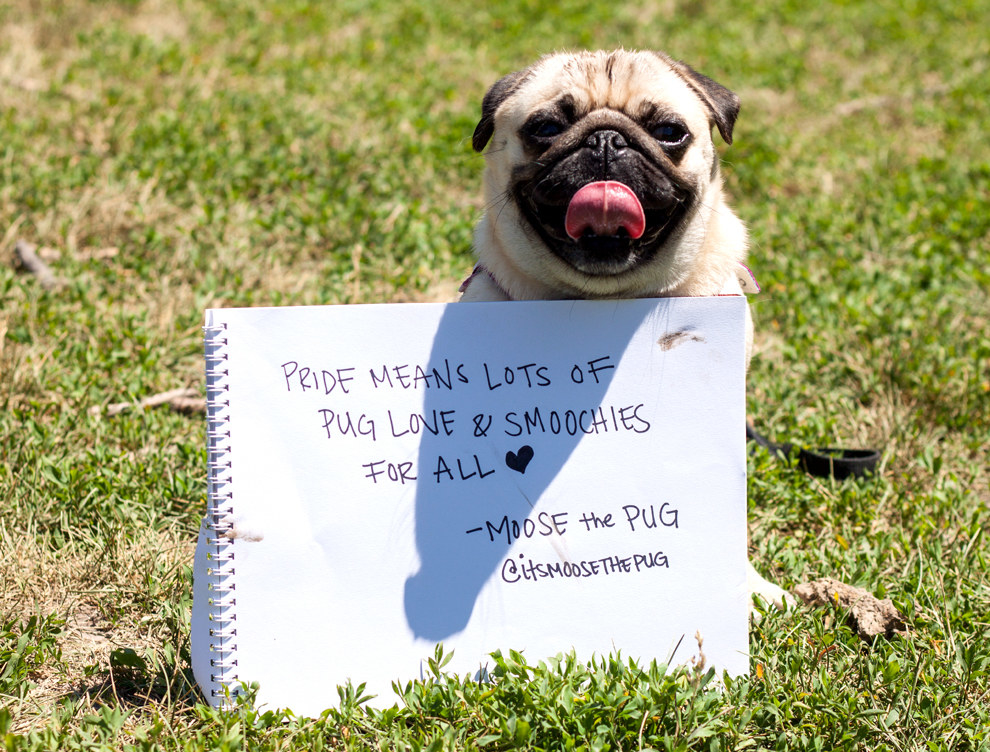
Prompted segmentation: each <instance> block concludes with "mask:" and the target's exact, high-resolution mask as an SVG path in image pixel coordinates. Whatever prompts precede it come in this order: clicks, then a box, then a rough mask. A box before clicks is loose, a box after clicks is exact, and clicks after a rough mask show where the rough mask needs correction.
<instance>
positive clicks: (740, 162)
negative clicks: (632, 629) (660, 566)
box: [0, 0, 990, 750]
mask: <svg viewBox="0 0 990 752" xmlns="http://www.w3.org/2000/svg"><path fill="white" fill-rule="evenodd" d="M737 5H738V7H737ZM988 23H990V3H988V2H986V0H974V1H972V2H967V1H966V0H961V1H960V2H953V3H937V4H936V3H921V2H896V1H895V0H880V1H878V2H873V3H856V2H821V3H814V4H808V3H795V2H788V1H787V0H777V1H776V2H770V1H767V2H757V3H754V4H748V5H745V6H743V5H741V4H733V3H729V2H725V1H724V0H716V1H715V2H712V3H697V2H677V1H676V0H656V2H634V3H605V2H592V1H590V0H589V1H585V2H581V1H579V0H565V1H564V2H561V3H549V2H539V1H534V0H513V1H511V2H504V3H492V4H478V5H463V6H448V5H446V3H442V2H436V0H425V2H421V3H415V4H413V3H403V2H399V0H365V1H364V2H356V1H355V0H335V2H331V3H322V4H319V3H313V4H309V3H305V2H301V1H299V0H273V1H272V2H267V3H262V2H258V1H256V0H217V1H215V2H203V1H202V0H144V1H141V0H117V1H116V2H109V1H107V2H100V1H98V0H88V1H87V0H59V2H39V1H38V0H0V403H2V409H0V739H2V743H3V746H4V748H5V749H7V750H42V749H87V750H88V749H142V750H144V749H149V750H150V749H162V750H180V749H182V750H185V749H188V750H198V749H242V748H249V749H259V750H260V749H281V750H310V749H328V748H332V749H343V748H361V749H363V748H371V749H379V748H382V749H415V750H418V749H427V748H428V749H474V748H484V749H495V750H502V749H514V748H519V749H564V748H567V749H570V748H573V749H580V748H585V749H622V750H630V749H640V748H655V749H668V750H675V749H676V750H687V749H698V750H729V749H745V748H772V749H794V750H833V749H841V750H858V749H870V750H913V749H920V750H969V749H973V750H976V749H985V748H990V547H988V541H987V536H986V535H985V534H984V527H985V524H986V521H987V520H988V504H990V460H988V446H990V334H988V332H990V304H988V293H990V272H988V259H990V140H988V138H987V133H986V130H987V129H986V123H988V122H990V70H988V68H990V36H988V35H987V33H986V29H987V26H988ZM615 46H625V47H636V48H653V47H657V48H661V49H664V50H666V51H667V52H669V53H670V54H672V55H673V56H674V57H677V58H680V59H684V60H686V61H687V62H689V63H691V64H692V65H693V66H694V67H696V68H698V69H699V70H701V71H702V72H704V73H706V74H708V75H710V76H712V77H713V78H715V79H716V80H718V81H720V82H721V83H723V84H725V85H727V86H729V87H730V88H732V89H733V90H734V91H736V92H737V93H738V94H739V95H740V97H741V99H742V103H743V109H742V113H741V115H740V118H739V121H738V123H737V126H736V130H735V133H734V142H733V145H732V146H731V147H728V146H725V145H721V146H720V148H721V150H722V156H723V172H724V174H725V177H726V182H727V188H728V191H729V194H730V195H731V197H732V203H733V205H734V206H735V207H736V208H737V210H738V212H739V214H740V215H741V216H742V217H743V218H744V219H745V221H746V222H747V224H748V225H749V228H750V232H751V239H752V247H751V253H750V265H751V267H752V268H753V269H754V271H755V273H756V275H757V278H758V279H759V281H760V283H761V284H762V286H763V292H762V293H761V294H760V295H759V296H758V297H756V298H753V299H752V300H751V302H752V305H753V313H754V318H755V321H756V327H757V336H756V356H755V358H754V361H753V366H752V370H751V373H750V377H749V387H748V395H749V404H748V411H749V415H750V416H751V418H752V420H753V421H754V422H755V424H756V425H757V426H758V427H759V428H760V430H762V431H764V432H765V433H767V434H768V435H770V436H772V437H774V438H778V439H787V440H790V441H794V442H797V443H799V444H805V445H811V446H821V445H840V446H870V447H880V448H882V449H883V451H884V454H883V460H882V462H881V465H880V467H879V469H878V472H877V473H876V474H875V475H874V476H872V477H869V478H865V479H858V480H848V481H843V482H838V481H833V480H822V479H815V478H812V477H809V476H807V475H805V474H803V473H802V472H800V470H798V469H797V468H795V467H793V466H792V465H791V464H789V463H787V462H783V461H781V460H779V459H777V458H775V457H773V456H771V455H770V454H769V453H767V452H765V451H762V450H760V451H756V452H754V453H753V455H752V456H751V458H750V466H749V471H750V472H749V503H750V521H751V524H750V527H751V541H752V544H751V546H752V557H753V559H754V561H755V562H756V563H757V565H758V566H759V567H760V568H761V569H762V570H763V571H764V572H767V573H769V574H770V575H772V578H773V579H775V580H776V581H778V582H781V583H782V584H784V585H785V586H787V587H793V586H795V585H796V584H798V583H802V582H806V581H809V580H815V579H818V578H821V577H835V578H837V579H840V580H842V581H844V582H846V583H849V584H851V585H856V586H859V587H863V588H865V589H867V590H869V591H870V592H871V593H873V594H874V595H876V596H877V597H879V598H890V599H891V600H892V601H893V603H894V604H895V605H896V606H897V608H899V609H900V611H901V612H902V613H903V614H904V615H906V617H907V621H908V625H909V630H908V631H907V633H906V634H902V635H899V636H895V637H893V638H891V639H883V638H882V639H878V640H876V641H874V642H872V643H867V642H865V641H863V640H862V639H861V638H860V637H858V636H857V635H856V634H855V632H854V631H853V630H851V629H850V627H849V626H848V625H847V623H846V621H845V614H844V613H843V612H842V610H841V609H839V608H838V607H825V608H816V609H813V608H805V607H801V608H797V609H793V610H789V611H787V612H784V613H778V612H774V611H771V612H768V613H766V614H765V615H764V616H763V618H762V619H760V621H759V623H758V624H757V625H756V626H754V628H753V630H752V635H751V644H750V649H751V654H752V660H751V672H750V676H749V677H748V678H745V679H737V680H735V681H729V682H723V679H722V677H719V676H713V675H711V674H705V673H702V672H697V671H691V670H686V669H674V668H669V669H665V668H664V667H662V666H656V665H653V666H635V665H629V664H628V663H626V662H624V661H622V660H618V659H615V658H614V657H613V658H608V657H605V658H601V659H598V660H597V661H596V662H594V663H593V664H587V663H583V662H581V661H578V660H575V659H574V657H573V656H568V655H562V656H560V657H559V659H557V660H555V661H551V662H548V663H546V664H539V665H536V664H531V665H527V664H526V663H525V662H524V661H523V660H522V658H521V656H519V655H518V654H515V653H509V654H506V655H504V656H500V657H499V658H498V671H497V673H498V675H499V677H498V681H497V682H496V683H495V684H494V685H484V686H479V685H476V684H471V683H462V682H459V681H457V680H456V679H441V680H438V681H436V682H432V683H426V684H422V683H414V684H410V685H409V686H407V687H404V688H403V689H404V693H403V694H404V701H403V703H401V704H400V705H398V706H396V707H395V708H392V709H390V710H386V711H376V710H371V709H368V708H366V707H365V706H364V705H363V704H362V703H361V702H360V698H361V693H360V690H359V688H358V687H345V688H342V689H341V699H340V702H339V704H338V706H337V707H336V708H334V709H332V710H330V711H328V712H327V713H325V714H324V715H323V716H322V717H321V718H318V719H304V718H298V717H295V716H294V715H293V714H292V713H291V712H274V711H267V710H263V711H259V710H255V709H253V708H252V707H251V706H250V704H249V703H244V704H242V705H241V706H240V707H238V708H237V709H236V710H234V711H232V712H229V713H221V712H219V711H215V710H212V709H210V708H209V706H207V705H205V704H204V702H203V699H202V697H201V696H200V695H199V693H198V690H197V689H196V688H195V686H194V685H193V683H192V678H191V671H190V667H189V608H190V599H191V572H190V565H191V561H192V549H193V545H194V541H195V535H196V531H197V529H198V525H199V520H200V517H201V516H202V514H203V512H204V509H205V480H204V479H205V463H206V456H205V445H206V440H205V434H204V420H203V417H202V415H201V414H199V413H197V412H196V411H195V410H192V411H189V410H182V409H175V408H170V407H169V406H168V405H164V406H160V407H150V406H149V407H141V406H139V405H136V404H135V403H137V402H139V401H140V400H142V399H145V398H147V397H150V396H152V395H156V394H160V393H163V392H166V391H169V390H174V389H180V388H184V389H189V390H192V391H191V393H192V394H201V393H202V390H203V373H202V372H203V365H202V331H201V325H202V312H203V310H204V309H205V308H207V307H220V306H235V305H237V306H253V305H299V304H324V303H364V302H386V301H387V302H417V301H439V300H453V299H455V298H456V295H457V285H458V283H459V281H460V280H461V279H462V278H463V277H464V276H465V274H466V273H467V272H468V271H469V270H470V268H471V264H472V256H471V231H472V227H473V225H474V223H475V222H476V221H477V219H478V217H479V216H480V214H481V212H482V210H483V206H482V202H481V199H480V177H481V170H482V166H483V160H482V158H481V157H480V156H478V155H476V154H475V153H474V152H473V151H472V149H471V144H470V141H471V134H472V132H473V129H474V126H475V123H476V122H477V118H478V115H479V112H480V101H481V97H482V96H483V95H484V92H485V90H486V88H487V86H488V85H490V84H491V83H492V82H494V81H495V80H496V79H497V78H498V77H499V76H501V75H503V74H504V73H507V72H509V71H512V70H515V69H517V68H520V67H523V66H524V65H526V64H528V63H530V62H532V61H533V60H534V59H535V58H537V57H538V56H539V55H541V54H543V53H545V52H550V51H554V50H558V49H572V48H584V47H595V48H597V47H615ZM19 243H20V244H21V247H22V248H23V247H24V245H23V244H30V245H31V246H33V247H34V248H35V249H36V252H37V254H38V255H39V256H40V258H41V259H42V260H44V261H45V262H46V263H47V265H48V267H49V268H50V270H51V272H52V274H53V277H52V278H51V279H44V278H42V277H39V276H38V275H36V274H32V273H30V272H28V271H26V270H25V269H23V268H21V266H20V265H19V264H18V261H17V253H16V248H17V247H18V244H19ZM120 405H130V407H123V408H121V407H119V406H120ZM342 618H346V615H343V616H342ZM442 660H443V659H442V657H438V659H437V661H436V663H437V669H438V670H439V664H440V663H442ZM716 687H718V688H719V689H717V690H716V689H714V688H716Z"/></svg>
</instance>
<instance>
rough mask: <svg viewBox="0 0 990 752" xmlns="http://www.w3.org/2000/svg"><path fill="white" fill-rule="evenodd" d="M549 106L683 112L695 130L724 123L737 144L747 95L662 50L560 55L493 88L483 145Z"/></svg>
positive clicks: (568, 113)
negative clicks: (738, 123) (736, 134)
mask: <svg viewBox="0 0 990 752" xmlns="http://www.w3.org/2000/svg"><path fill="white" fill-rule="evenodd" d="M541 108H548V109H553V108H555V109H556V110H557V111H558V114H560V115H561V116H563V117H566V118H567V119H568V120H569V121H570V122H576V121H577V120H579V119H580V118H582V117H584V116H585V115H587V114H589V113H590V112H593V111H595V110H600V109H608V110H613V111H616V112H621V113H623V114H625V115H628V116H629V117H630V118H632V119H634V120H645V119H648V118H654V119H655V118H656V116H657V114H658V113H659V114H663V115H671V116H674V115H677V116H678V117H679V118H680V119H682V120H684V121H686V124H687V125H688V126H690V127H691V129H692V130H699V129H702V128H704V129H708V128H711V127H717V128H718V130H719V133H720V134H721V135H722V138H723V139H724V140H725V142H726V143H732V128H733V125H734V124H735V120H736V116H737V115H738V113H739V98H738V97H737V96H736V95H735V94H734V93H732V92H731V91H729V90H728V89H726V88H725V87H724V86H722V85H721V84H718V83H716V82H715V81H713V80H712V79H710V78H708V77H707V76H704V75H702V74H700V73H698V72H697V71H695V70H694V69H692V68H691V67H690V66H688V65H686V64H684V63H681V62H678V61H676V60H673V59H672V58H670V57H668V56H667V55H665V54H663V53H660V52H632V51H627V50H616V51H612V52H606V51H598V52H584V53H578V54H573V55H572V54H555V55H550V56H547V57H544V58H542V59H541V60H540V61H539V62H537V63H536V64H535V65H533V66H532V67H530V68H527V69H526V70H522V71H518V72H516V73H511V74H509V75H508V76H505V77H504V78H502V79H500V80H499V81H498V82H497V83H496V84H495V85H494V86H492V88H491V89H489V91H488V94H487V95H486V96H485V101H484V102H483V104H482V118H481V121H480V122H479V123H478V128H477V129H476V131H475V134H474V147H475V149H476V150H478V151H481V150H482V149H483V148H484V146H485V144H487V142H488V140H489V139H490V138H491V137H492V135H493V133H494V132H495V130H496V129H497V128H503V127H505V128H513V127H518V126H519V125H520V124H521V123H523V122H525V120H526V119H527V118H529V117H530V116H532V115H533V114H534V113H537V112H539V111H540V110H541Z"/></svg>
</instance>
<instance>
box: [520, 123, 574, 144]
mask: <svg viewBox="0 0 990 752" xmlns="http://www.w3.org/2000/svg"><path fill="white" fill-rule="evenodd" d="M565 129H566V126H565V125H564V124H563V123H561V122H558V121H557V120H534V121H533V122H531V123H527V125H526V128H525V131H526V135H527V136H529V137H530V138H533V139H536V140H537V141H550V140H552V139H554V138H557V136H559V135H560V134H561V133H563V132H564V130H565Z"/></svg>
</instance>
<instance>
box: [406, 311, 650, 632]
mask: <svg viewBox="0 0 990 752" xmlns="http://www.w3.org/2000/svg"><path fill="white" fill-rule="evenodd" d="M536 306H542V308H541V309H540V310H539V312H538V311H537V310H536V308H535V307H536ZM548 306H552V307H553V312H554V315H553V316H550V317H549V318H550V319H551V320H552V321H553V325H548V323H547V318H548V317H547V316H546V314H547V307H548ZM647 310H652V309H647V308H645V307H630V306H621V305H619V304H617V303H616V302H615V301H611V302H606V301H601V302H597V303H593V304H589V303H587V302H582V303H575V302H572V301H557V302H554V303H550V304H548V303H546V302H542V303H527V302H510V303H459V304H455V305H449V306H447V307H446V308H445V311H444V314H443V316H442V318H441V321H440V324H439V326H438V329H437V334H436V337H435V339H434V342H433V346H432V350H431V355H430V361H429V369H431V373H432V372H433V371H435V372H437V373H439V374H440V375H441V376H443V377H444V379H446V381H445V380H441V381H438V382H437V383H436V384H431V388H430V389H428V390H427V393H426V396H425V401H424V405H423V416H424V418H425V419H426V421H427V423H430V425H431V429H432V427H433V426H435V427H436V433H435V434H434V432H433V431H432V430H424V431H423V438H422V439H421V442H420V445H419V457H418V463H417V468H418V480H417V490H416V497H415V546H416V551H417V554H418V557H419V569H418V571H416V572H415V574H413V575H411V576H410V577H409V578H408V579H407V580H406V583H405V600H404V606H405V614H406V619H407V622H408V624H409V627H410V629H411V630H412V632H413V634H414V635H415V636H416V637H417V638H421V639H425V640H429V641H432V642H441V641H444V640H447V639H449V638H451V637H452V636H454V635H456V634H458V633H459V632H461V631H462V630H464V629H465V627H466V626H467V625H468V623H469V622H470V621H471V617H472V613H473V612H474V610H475V605H476V602H477V601H478V596H479V594H480V593H481V591H482V590H483V588H484V587H485V585H486V583H487V582H488V581H489V580H490V579H491V578H492V577H493V576H498V573H499V568H500V565H501V564H502V562H503V561H504V560H505V558H506V555H507V553H508V551H509V549H510V547H511V545H512V543H513V542H514V541H515V540H517V539H518V538H519V537H524V536H526V534H527V530H528V531H529V532H530V533H531V534H532V532H533V531H534V530H536V529H539V530H540V531H541V532H542V531H546V530H549V529H551V528H552V526H553V524H554V523H553V520H552V518H550V517H549V516H548V515H544V516H543V517H542V518H541V517H540V499H541V497H542V496H543V495H544V494H545V493H547V491H548V489H551V486H552V484H553V481H554V479H555V478H556V477H557V476H558V473H560V471H561V469H562V468H563V467H564V465H565V463H566V462H567V461H568V458H569V457H570V456H571V454H572V452H573V451H574V449H575V447H577V445H578V443H579V442H580V441H581V440H582V439H583V438H585V436H586V435H588V434H590V433H593V432H594V428H593V423H592V422H593V421H596V420H597V421H607V423H608V426H607V427H606V426H605V425H604V424H603V423H602V424H600V427H599V428H600V430H612V427H613V426H614V425H615V418H614V416H613V415H611V414H609V412H608V410H606V409H605V408H602V407H601V406H602V401H603V399H604V397H605V394H606V391H607V389H608V386H609V383H610V381H611V378H610V376H611V374H612V373H614V368H615V366H617V365H618V363H619V361H620V360H621V359H622V356H623V353H624V352H625V349H626V347H627V346H628V344H629V342H630V340H631V339H632V337H633V335H634V333H635V332H636V331H637V329H638V328H639V327H640V325H641V324H642V321H643V319H642V316H643V314H644V312H645V311H647ZM537 316H539V317H540V318H537ZM528 321H531V322H533V324H532V325H531V326H528V327H527V322H528ZM603 322H606V323H607V330H608V335H607V345H606V344H603V341H604V340H603V338H602V337H601V336H598V337H595V338H592V339H591V340H590V342H591V344H589V345H587V346H582V345H581V343H582V333H583V332H585V331H591V330H594V329H597V330H598V331H599V332H600V331H601V327H602V325H603ZM565 340H569V341H570V342H572V343H575V344H574V345H572V346H568V347H567V348H566V349H565V350H563V352H566V357H565V356H562V355H560V353H561V352H562V348H561V347H560V343H561V341H565ZM553 353H556V354H557V355H556V357H553V358H551V357H550V355H551V354H553ZM503 354H504V355H503ZM447 381H449V382H450V383H449V387H448V386H447ZM547 382H549V383H547ZM459 391H460V393H461V394H464V395H470V398H469V399H468V400H467V401H464V400H463V399H462V400H460V401H457V403H456V404H457V405H458V407H457V409H456V411H454V412H450V410H451V404H452V403H451V399H452V396H453V395H455V394H457V393H458V392H459ZM475 400H477V401H475ZM444 411H447V412H446V416H445V415H444ZM568 411H570V412H568ZM445 417H446V420H447V421H448V422H447V424H446V427H445V425H444V420H445ZM582 501H584V500H582V499H573V503H574V504H578V503H581V502H582ZM527 520H529V522H527ZM538 525H539V527H538V528H537V526H538Z"/></svg>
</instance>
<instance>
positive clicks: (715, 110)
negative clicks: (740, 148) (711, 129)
mask: <svg viewBox="0 0 990 752" xmlns="http://www.w3.org/2000/svg"><path fill="white" fill-rule="evenodd" d="M657 54H658V55H659V56H660V58H661V59H662V60H663V61H664V62H665V63H667V65H669V66H670V67H671V68H672V69H673V70H674V72H675V73H677V75H679V76H680V77H681V78H682V79H684V81H685V82H686V83H687V85H688V86H690V87H691V88H692V89H693V90H694V92H695V93H696V94H697V95H698V96H699V97H700V98H701V101H703V102H704V103H705V105H706V106H707V107H708V111H709V113H710V116H711V117H710V120H711V122H712V124H713V125H715V127H717V128H718V132H719V134H720V135H721V136H722V140H723V141H725V143H727V144H731V143H732V128H733V127H734V126H735V124H736V117H738V115H739V97H738V96H736V94H735V93H734V92H732V91H729V90H728V89H726V88H725V87H724V86H722V84H720V83H717V82H716V81H713V80H712V79H710V78H708V76H705V75H702V74H701V73H698V71H696V70H695V69H694V68H692V67H691V66H690V65H688V64H687V63H682V62H681V61H679V60H674V59H672V58H669V57H667V56H666V55H664V54H663V53H657Z"/></svg>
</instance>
